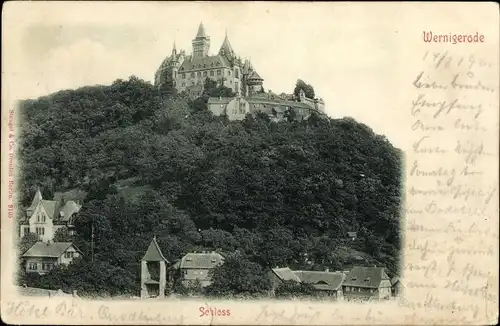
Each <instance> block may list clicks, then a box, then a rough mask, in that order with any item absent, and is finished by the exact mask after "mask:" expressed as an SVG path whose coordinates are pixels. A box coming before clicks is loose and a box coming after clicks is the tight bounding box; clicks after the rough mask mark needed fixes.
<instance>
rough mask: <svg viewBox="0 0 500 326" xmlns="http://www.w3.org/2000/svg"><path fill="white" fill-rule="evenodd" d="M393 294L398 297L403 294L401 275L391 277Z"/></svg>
mask: <svg viewBox="0 0 500 326" xmlns="http://www.w3.org/2000/svg"><path fill="white" fill-rule="evenodd" d="M391 288H392V296H393V297H398V296H399V295H400V294H401V290H402V285H401V281H400V279H399V277H397V276H394V277H393V278H392V279H391Z"/></svg>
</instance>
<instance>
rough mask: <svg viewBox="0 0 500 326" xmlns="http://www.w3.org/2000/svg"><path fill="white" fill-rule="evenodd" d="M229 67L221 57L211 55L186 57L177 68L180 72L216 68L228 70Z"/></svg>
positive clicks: (223, 57)
mask: <svg viewBox="0 0 500 326" xmlns="http://www.w3.org/2000/svg"><path fill="white" fill-rule="evenodd" d="M230 66H231V65H230V64H229V61H227V59H226V57H225V56H223V55H212V56H205V57H193V56H189V57H187V58H186V59H185V60H184V61H183V62H182V64H181V66H180V67H179V71H180V72H186V71H191V70H207V69H217V68H224V67H225V68H229V67H230Z"/></svg>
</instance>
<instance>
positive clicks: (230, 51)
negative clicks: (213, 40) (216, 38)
mask: <svg viewBox="0 0 500 326" xmlns="http://www.w3.org/2000/svg"><path fill="white" fill-rule="evenodd" d="M223 50H224V53H225V54H228V55H233V54H234V51H233V47H232V46H231V43H230V42H229V38H228V37H227V34H226V37H225V38H224V42H223V43H222V45H221V47H220V50H219V54H220V53H222V51H223Z"/></svg>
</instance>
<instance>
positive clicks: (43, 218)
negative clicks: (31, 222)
mask: <svg viewBox="0 0 500 326" xmlns="http://www.w3.org/2000/svg"><path fill="white" fill-rule="evenodd" d="M42 223H45V215H42Z"/></svg>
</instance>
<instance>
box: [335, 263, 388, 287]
mask: <svg viewBox="0 0 500 326" xmlns="http://www.w3.org/2000/svg"><path fill="white" fill-rule="evenodd" d="M383 280H388V281H390V279H389V276H387V274H386V273H385V271H384V268H382V267H359V266H358V267H354V268H353V269H351V271H350V272H349V274H347V276H346V278H345V281H344V284H343V285H347V286H356V287H365V288H378V287H379V286H380V282H381V281H383Z"/></svg>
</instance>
